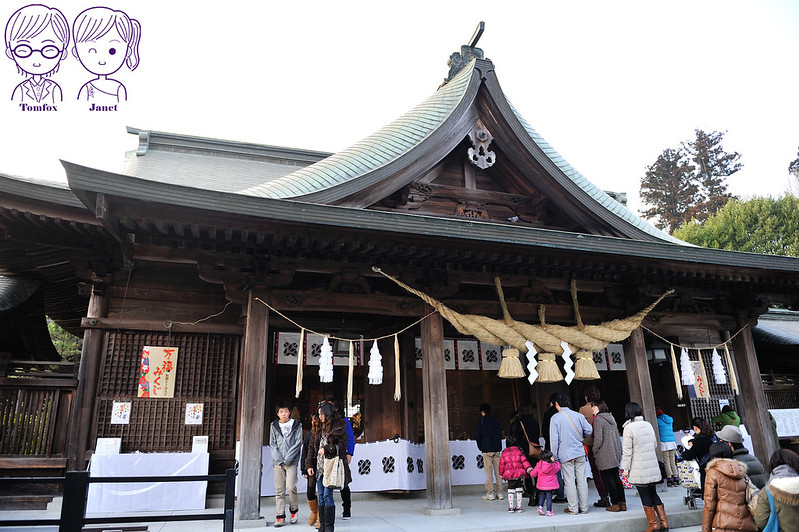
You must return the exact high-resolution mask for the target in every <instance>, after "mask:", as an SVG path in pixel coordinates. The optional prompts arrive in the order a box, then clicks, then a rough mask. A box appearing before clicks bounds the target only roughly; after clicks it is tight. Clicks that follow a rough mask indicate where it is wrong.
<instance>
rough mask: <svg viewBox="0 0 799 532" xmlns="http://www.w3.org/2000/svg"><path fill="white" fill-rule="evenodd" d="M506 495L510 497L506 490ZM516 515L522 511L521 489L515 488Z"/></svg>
mask: <svg viewBox="0 0 799 532" xmlns="http://www.w3.org/2000/svg"><path fill="white" fill-rule="evenodd" d="M508 494H509V495H510V490H508ZM515 504H516V513H520V512H523V511H524V510H523V509H522V488H516V503H515Z"/></svg>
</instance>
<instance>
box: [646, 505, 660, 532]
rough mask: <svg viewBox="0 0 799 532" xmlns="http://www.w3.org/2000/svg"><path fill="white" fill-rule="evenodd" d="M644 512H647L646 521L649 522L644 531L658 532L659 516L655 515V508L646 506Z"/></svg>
mask: <svg viewBox="0 0 799 532" xmlns="http://www.w3.org/2000/svg"><path fill="white" fill-rule="evenodd" d="M644 513H645V514H646V521H647V523H648V524H649V526H648V527H647V529H646V530H644V532H657V531H658V530H660V527H659V526H658V516H657V515H655V509H654V508H653V507H651V506H644Z"/></svg>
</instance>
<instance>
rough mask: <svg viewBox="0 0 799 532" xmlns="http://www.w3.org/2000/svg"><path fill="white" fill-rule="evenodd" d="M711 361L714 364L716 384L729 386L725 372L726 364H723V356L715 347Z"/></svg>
mask: <svg viewBox="0 0 799 532" xmlns="http://www.w3.org/2000/svg"><path fill="white" fill-rule="evenodd" d="M711 361H712V363H713V378H714V379H715V381H716V384H727V372H726V371H724V364H722V362H721V356H720V355H719V352H718V351H717V350H716V348H715V347H714V348H713V355H712V356H711Z"/></svg>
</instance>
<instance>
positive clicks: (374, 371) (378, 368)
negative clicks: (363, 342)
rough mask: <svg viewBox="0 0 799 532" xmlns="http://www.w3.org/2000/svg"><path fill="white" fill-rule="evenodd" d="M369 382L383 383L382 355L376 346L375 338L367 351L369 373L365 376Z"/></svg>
mask: <svg viewBox="0 0 799 532" xmlns="http://www.w3.org/2000/svg"><path fill="white" fill-rule="evenodd" d="M367 378H368V379H369V384H383V356H382V355H381V354H380V349H379V348H378V347H377V340H375V341H374V343H373V344H372V349H371V350H370V351H369V374H368V376H367Z"/></svg>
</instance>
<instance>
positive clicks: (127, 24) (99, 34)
mask: <svg viewBox="0 0 799 532" xmlns="http://www.w3.org/2000/svg"><path fill="white" fill-rule="evenodd" d="M72 32H73V41H74V43H75V45H74V47H73V49H72V53H73V55H74V56H75V57H77V58H78V60H79V61H80V63H81V65H83V68H85V69H86V70H88V71H89V72H91V73H92V74H94V75H96V76H97V77H96V78H94V79H92V80H89V81H88V82H86V83H85V84H84V85H83V87H81V88H80V91H79V92H78V100H85V101H97V102H114V103H115V102H119V101H124V100H127V99H128V93H127V90H126V89H125V86H124V85H123V84H122V83H120V82H119V81H117V80H115V79H113V78H110V77H108V76H110V75H111V74H113V73H114V72H116V71H118V70H119V69H120V68H122V66H123V65H126V66H127V67H128V68H129V69H130V70H134V69H135V68H136V67H137V66H138V65H139V40H140V39H141V25H140V24H139V21H137V20H136V19H132V18H130V17H129V16H128V15H127V14H126V13H125V12H124V11H115V10H113V9H110V8H107V7H92V8H89V9H87V10H85V11H83V12H82V13H80V14H79V15H78V16H77V17H76V18H75V23H74V24H73V25H72Z"/></svg>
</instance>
